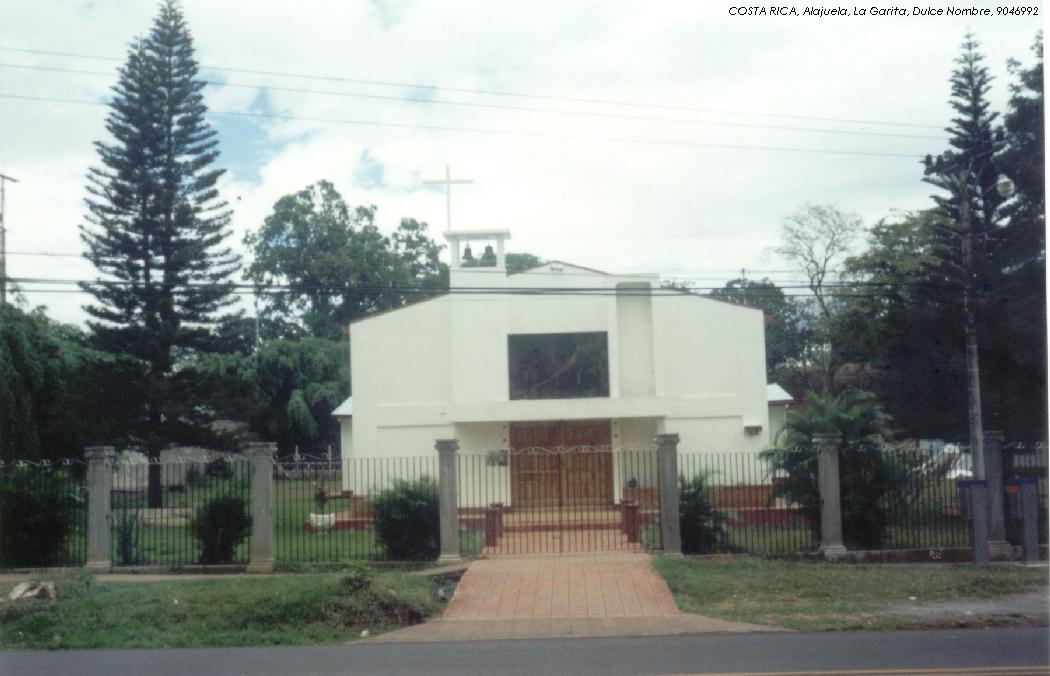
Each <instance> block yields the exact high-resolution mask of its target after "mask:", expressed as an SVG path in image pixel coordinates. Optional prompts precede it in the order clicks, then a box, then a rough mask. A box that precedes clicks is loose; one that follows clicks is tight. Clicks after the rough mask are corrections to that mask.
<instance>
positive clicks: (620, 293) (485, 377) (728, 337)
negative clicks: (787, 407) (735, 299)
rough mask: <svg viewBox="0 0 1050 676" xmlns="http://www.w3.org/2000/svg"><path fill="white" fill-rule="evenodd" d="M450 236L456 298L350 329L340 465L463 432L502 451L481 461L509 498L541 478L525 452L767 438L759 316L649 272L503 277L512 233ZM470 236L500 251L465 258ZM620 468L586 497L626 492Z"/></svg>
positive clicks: (482, 449)
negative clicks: (489, 262) (474, 263)
mask: <svg viewBox="0 0 1050 676" xmlns="http://www.w3.org/2000/svg"><path fill="white" fill-rule="evenodd" d="M445 236H446V239H447V240H448V242H449V246H450V249H451V254H452V264H451V270H450V274H451V280H450V282H451V283H450V293H448V294H446V295H443V296H440V297H438V298H433V299H430V300H427V301H423V302H419V303H416V304H414V305H409V306H406V307H403V308H400V309H397V310H393V311H390V312H386V313H381V314H376V315H373V316H371V317H367V318H365V319H362V320H359V321H357V322H354V323H353V324H352V325H351V326H350V357H351V373H352V392H353V397H352V400H347V401H346V402H345V403H344V404H343V405H341V406H340V407H339V409H338V410H337V411H336V412H335V415H336V417H338V418H339V419H340V421H341V425H342V456H343V459H344V464H345V465H346V467H345V469H346V470H349V469H350V467H349V465H350V464H351V463H352V462H353V461H354V460H355V459H361V458H383V457H395V456H420V455H428V454H436V451H435V450H434V442H435V440H436V439H457V440H458V441H459V446H460V453H461V454H464V455H467V454H489V455H492V452H493V451H510V453H509V454H507V453H505V454H504V457H506V455H509V456H510V458H511V461H510V462H502V463H489V464H490V465H492V464H496V465H498V466H497V467H493V468H492V472H494V473H495V474H492V475H491V476H493V477H495V480H498V481H500V482H502V483H503V484H504V485H506V486H509V487H510V489H509V490H508V491H507V493H506V495H508V496H512V497H511V500H512V501H513V500H515V499H518V500H521V499H524V498H523V496H525V495H528V494H532V493H533V491H532V489H531V488H530V487H529V485H528V482H529V481H533V480H542V479H534V478H530V476H525V475H526V474H535V472H533V473H528V472H526V471H525V468H526V467H527V463H524V462H522V463H515V462H514V461H513V459H514V457H515V454H514V451H515V450H520V449H522V448H524V447H534V446H548V447H549V446H557V447H587V448H588V449H589V450H591V451H592V452H593V451H594V450H598V451H601V452H606V453H611V452H612V450H613V449H617V448H622V447H635V448H652V446H653V439H654V436H655V435H656V434H661V433H677V434H679V435H680V437H681V442H680V445H679V450H680V452H683V453H696V452H725V451H758V450H762V449H764V448H766V447H768V445H769V439H770V437H769V408H768V402H767V388H766V380H765V366H764V365H765V344H764V333H763V331H764V328H763V326H764V325H763V316H762V312H761V311H760V310H755V309H751V308H746V307H742V306H739V305H733V304H729V303H724V302H720V301H716V300H712V299H709V298H704V297H701V296H697V295H694V294H688V293H682V292H677V291H669V290H662V289H661V288H660V282H659V277H658V276H657V275H638V274H631V275H617V274H608V273H604V272H599V271H597V270H591V269H587V268H583V267H578V266H574V265H570V264H568V263H561V262H550V263H546V264H543V265H541V266H539V267H537V268H534V269H531V270H527V271H524V272H518V273H514V274H507V271H506V266H505V260H504V242H505V240H507V239H509V237H510V234H509V232H508V231H505V230H487V231H455V232H449V233H446V235H445ZM470 242H474V243H475V244H476V245H478V244H488V245H490V246H491V245H494V248H495V252H494V253H495V265H494V266H492V267H464V266H463V260H464V258H465V257H466V256H468V255H469V254H468V253H467V252H468V251H469V243H470ZM464 244H466V245H467V248H465V249H464V248H461V247H462V246H463V245H464ZM487 257H488V258H489V259H491V251H490V252H489V255H488V256H487ZM615 474H616V471H610V472H609V477H608V479H607V480H606V479H602V480H601V481H600V482H598V483H601V484H603V485H599V486H595V487H593V488H592V489H588V490H593V491H597V492H598V495H595V496H593V497H595V498H597V499H599V501H600V500H609V501H612V500H614V499H616V498H617V497H618V496H619V495H620V493H621V489H622V484H623V483H624V482H625V481H627V478H626V477H620V476H615ZM343 476H344V488H345V489H348V490H355V489H356V490H358V491H361V490H362V487H360V486H356V487H355V485H354V484H355V483H356V482H355V480H354V478H353V476H352V472H351V471H344V473H343Z"/></svg>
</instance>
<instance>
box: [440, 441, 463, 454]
mask: <svg viewBox="0 0 1050 676" xmlns="http://www.w3.org/2000/svg"><path fill="white" fill-rule="evenodd" d="M434 448H436V449H437V451H438V453H455V452H456V451H458V450H459V441H458V440H456V439H438V440H436V441H435V442H434Z"/></svg>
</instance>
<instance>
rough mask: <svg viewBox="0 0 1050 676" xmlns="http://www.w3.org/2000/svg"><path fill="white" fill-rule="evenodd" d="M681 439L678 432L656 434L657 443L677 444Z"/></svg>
mask: <svg viewBox="0 0 1050 676" xmlns="http://www.w3.org/2000/svg"><path fill="white" fill-rule="evenodd" d="M681 439H682V437H681V436H679V434H678V433H677V432H672V433H670V434H657V435H656V443H658V444H677V443H678V442H679V441H681Z"/></svg>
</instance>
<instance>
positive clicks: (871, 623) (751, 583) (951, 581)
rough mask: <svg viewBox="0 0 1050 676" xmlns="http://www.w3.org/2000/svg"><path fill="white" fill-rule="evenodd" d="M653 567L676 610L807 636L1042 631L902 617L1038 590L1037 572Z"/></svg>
mask: <svg viewBox="0 0 1050 676" xmlns="http://www.w3.org/2000/svg"><path fill="white" fill-rule="evenodd" d="M653 564H654V565H655V566H656V569H657V570H658V571H659V572H660V574H661V575H663V577H664V579H665V580H666V581H667V585H668V587H670V589H671V592H672V593H673V594H674V598H675V601H676V602H677V603H678V607H679V608H680V609H682V610H683V611H685V612H689V613H697V614H700V615H707V616H710V617H718V618H722V619H726V620H733V621H737V622H749V623H754V624H765V625H773V626H779V627H786V628H789V629H798V630H808V631H838V630H849V629H907V628H918V627H934V626H959V625H960V624H965V625H990V624H998V625H1001V624H1041V623H1045V619H1039V618H1035V619H1033V618H1032V617H1027V616H1016V617H1012V616H1009V615H1007V614H1000V615H995V616H987V617H982V616H975V617H969V618H966V617H963V618H958V617H954V616H951V615H945V616H944V618H943V619H931V618H930V617H929V616H928V615H927V616H925V617H918V616H913V615H909V614H908V613H906V612H904V611H903V610H902V607H904V606H907V605H912V606H914V605H915V604H930V603H935V602H941V601H959V600H969V599H994V598H997V597H1001V596H1006V595H1010V594H1019V593H1023V592H1029V591H1038V590H1041V589H1046V587H1047V571H1046V569H1045V568H1023V567H1018V566H987V567H977V566H973V565H964V564H958V565H953V564H943V565H937V564H928V563H924V564H914V565H910V564H829V563H820V562H806V561H770V560H761V559H744V558H734V559H727V560H717V559H707V560H698V559H688V558H686V559H671V558H663V557H656V558H654V559H653ZM1044 617H1045V616H1044Z"/></svg>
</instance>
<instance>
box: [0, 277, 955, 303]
mask: <svg viewBox="0 0 1050 676" xmlns="http://www.w3.org/2000/svg"><path fill="white" fill-rule="evenodd" d="M8 281H11V282H15V283H18V284H44V285H62V284H67V285H74V284H75V285H86V286H98V287H106V286H110V287H130V288H134V287H136V286H137V285H138V284H139V283H138V282H125V281H121V280H99V279H95V280H85V279H59V278H50V277H9V278H8ZM179 286H180V287H181V288H179V289H178V290H176V292H177V293H182V292H185V291H183V290H186V291H189V290H193V289H228V290H236V291H245V292H259V293H266V292H278V293H288V292H295V293H303V292H309V291H324V290H326V289H328V287H325V286H320V285H302V284H280V283H273V282H271V283H267V284H254V283H242V282H227V283H210V282H191V283H187V284H181V285H179ZM947 286H950V285H946V284H940V283H934V282H914V281H901V282H874V281H867V282H863V281H861V282H845V281H839V282H829V283H825V284H824V288H826V289H829V290H838V289H846V290H851V289H856V288H870V289H880V288H885V289H891V290H892V289H898V288H927V289H938V288H944V287H947ZM352 288H353V290H355V291H359V292H369V293H372V292H375V293H379V292H384V293H385V292H399V293H422V294H435V293H454V294H482V295H484V294H511V295H570V296H571V295H610V296H623V295H634V294H637V295H698V294H697V293H695V292H698V291H721V290H723V287H703V286H695V287H691V288H689V289H687V290H686V289H678V288H672V287H649V288H639V289H610V288H608V287H538V288H537V287H499V286H473V287H454V288H451V289H435V288H433V287H426V286H417V285H404V284H391V285H360V286H354V287H352ZM82 290H83V289H75V290H74V289H70V290H69V291H82ZM776 290H779V291H784V290H787V291H807V293H802V294H795V295H796V296H798V297H807V298H808V297H809V296H810V294H809V293H808V290H809V286H808V285H807V284H803V283H799V284H785V285H783V286H778V287H776ZM776 290H773V289H742V290H739V291H738V292H737V293H734V295H735V296H747V295H752V296H770V295H779V294H777V293H776ZM341 291H342V290H339V291H338V292H341ZM336 292H337V291H334V290H333V293H336ZM785 295H788V294H785ZM843 296H844V297H848V294H843Z"/></svg>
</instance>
